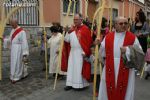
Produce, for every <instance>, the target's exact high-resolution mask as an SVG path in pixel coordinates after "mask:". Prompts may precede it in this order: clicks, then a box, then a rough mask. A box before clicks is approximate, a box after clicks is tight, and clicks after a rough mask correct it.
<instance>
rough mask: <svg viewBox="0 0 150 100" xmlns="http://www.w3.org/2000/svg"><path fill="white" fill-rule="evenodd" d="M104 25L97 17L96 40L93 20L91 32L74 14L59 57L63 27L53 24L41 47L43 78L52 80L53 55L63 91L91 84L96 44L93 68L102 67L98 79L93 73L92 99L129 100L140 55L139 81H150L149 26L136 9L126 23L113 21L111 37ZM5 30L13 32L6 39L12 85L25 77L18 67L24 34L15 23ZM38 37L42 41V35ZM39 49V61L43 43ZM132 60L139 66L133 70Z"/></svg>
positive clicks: (23, 53) (24, 50)
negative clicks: (141, 74) (46, 57)
mask: <svg viewBox="0 0 150 100" xmlns="http://www.w3.org/2000/svg"><path fill="white" fill-rule="evenodd" d="M108 22H109V21H108V20H107V19H106V18H104V17H103V18H102V25H101V36H100V37H97V32H98V26H97V22H96V20H95V22H94V27H93V30H92V31H91V23H90V21H89V20H88V19H87V18H86V19H85V20H83V17H82V15H81V14H76V15H75V16H74V24H73V25H72V26H71V27H70V28H69V29H67V30H65V31H66V32H65V33H66V34H65V37H64V46H63V51H62V52H60V51H59V48H60V45H61V39H62V33H63V27H62V26H61V25H60V24H59V23H53V26H51V27H50V31H51V37H50V38H49V39H48V40H47V41H46V42H47V47H48V48H50V55H49V56H50V59H49V73H50V74H53V76H55V74H56V68H57V64H58V55H59V54H60V53H62V63H61V66H59V67H60V70H59V75H60V76H61V75H65V74H64V73H65V72H66V87H65V88H64V89H65V90H66V91H68V90H71V89H76V90H81V89H83V88H86V87H88V86H89V85H90V84H89V83H90V82H91V81H93V78H92V77H93V69H94V61H95V57H94V56H95V54H94V53H95V52H94V50H95V45H99V47H100V49H99V54H100V56H99V59H101V60H99V63H101V64H102V67H103V71H102V76H101V79H100V74H99V72H98V73H97V75H98V76H97V83H96V96H98V100H133V99H134V85H135V70H139V71H140V70H141V69H142V67H143V66H144V60H142V61H138V59H136V57H137V58H138V55H140V57H141V56H142V57H144V56H145V62H146V70H145V71H146V76H145V79H146V80H147V79H148V78H149V76H150V49H149V47H150V37H149V34H150V27H149V24H148V23H147V21H146V16H145V14H144V12H143V11H142V10H141V9H140V10H139V11H138V12H137V13H136V18H135V21H134V22H133V23H132V24H130V23H129V21H128V19H127V18H124V17H117V18H116V19H115V21H114V22H115V23H114V31H112V32H110V31H109V23H108ZM11 25H12V28H13V29H12V31H11V35H10V38H9V40H10V42H11V65H10V69H11V70H10V71H11V76H10V79H11V82H12V83H13V84H14V83H16V82H17V81H19V80H21V79H22V78H24V77H26V76H27V69H25V68H26V67H25V63H24V62H25V61H26V59H27V57H28V55H29V49H28V43H27V38H26V33H25V31H24V30H23V29H22V28H20V27H19V26H18V24H17V20H14V19H13V20H12V21H11ZM129 29H130V30H129ZM41 37H42V38H41V40H42V41H44V38H43V35H42V36H41ZM44 42H45V41H44ZM44 42H43V43H44ZM41 47H42V49H41V56H44V55H45V52H44V49H45V47H44V44H42V45H41ZM137 61H138V62H140V63H141V64H140V65H143V66H138V65H139V64H138V65H137ZM42 62H45V61H44V60H43V61H42ZM43 66H45V64H44V65H43ZM43 69H44V67H43ZM25 71H26V72H25ZM116 97H117V98H116Z"/></svg>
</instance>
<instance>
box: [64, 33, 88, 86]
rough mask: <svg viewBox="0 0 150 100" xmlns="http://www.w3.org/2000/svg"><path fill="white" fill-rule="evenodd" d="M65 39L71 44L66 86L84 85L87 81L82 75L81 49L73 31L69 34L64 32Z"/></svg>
mask: <svg viewBox="0 0 150 100" xmlns="http://www.w3.org/2000/svg"><path fill="white" fill-rule="evenodd" d="M65 41H66V42H70V46H71V50H70V54H69V60H68V70H67V81H66V86H72V87H73V88H83V87H86V86H88V85H89V83H88V82H87V81H86V80H85V79H84V78H83V77H82V65H83V56H82V53H83V50H82V48H81V45H80V43H79V40H78V38H77V36H76V33H75V31H73V32H72V33H70V34H66V36H65Z"/></svg>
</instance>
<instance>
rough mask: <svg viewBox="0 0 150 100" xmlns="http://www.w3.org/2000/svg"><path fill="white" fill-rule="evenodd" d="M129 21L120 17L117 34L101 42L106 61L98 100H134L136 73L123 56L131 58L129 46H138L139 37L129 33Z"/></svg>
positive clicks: (111, 34)
mask: <svg viewBox="0 0 150 100" xmlns="http://www.w3.org/2000/svg"><path fill="white" fill-rule="evenodd" d="M127 30H128V20H127V19H126V18H124V17H118V18H116V20H115V32H110V33H108V34H107V35H106V37H105V38H104V40H103V41H102V42H101V47H100V53H101V55H102V57H103V58H104V60H105V66H104V69H103V72H102V79H101V82H100V89H99V97H98V100H134V85H135V71H134V68H127V66H126V65H125V64H124V60H123V58H122V54H125V55H126V58H127V60H128V61H130V60H131V58H130V55H131V54H130V49H129V46H135V45H136V46H138V47H139V48H140V50H141V51H142V48H141V46H140V44H139V41H138V39H137V37H136V36H135V35H134V34H133V33H131V32H129V31H127Z"/></svg>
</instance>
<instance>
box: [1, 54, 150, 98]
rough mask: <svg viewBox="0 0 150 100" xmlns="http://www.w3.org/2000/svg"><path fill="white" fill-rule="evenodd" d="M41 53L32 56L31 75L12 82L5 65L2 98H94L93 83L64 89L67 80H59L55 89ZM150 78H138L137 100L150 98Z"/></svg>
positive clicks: (7, 67)
mask: <svg viewBox="0 0 150 100" xmlns="http://www.w3.org/2000/svg"><path fill="white" fill-rule="evenodd" d="M37 54H39V53H34V54H33V53H32V54H31V57H30V61H31V62H30V67H29V76H28V77H27V78H26V79H23V80H21V81H20V82H17V83H16V84H11V82H10V80H9V66H4V67H3V80H2V81H1V82H0V100H92V84H91V86H90V87H89V88H87V89H85V90H82V91H76V90H71V91H67V92H66V91H64V86H65V80H58V81H57V86H56V90H55V91H54V90H53V84H54V79H52V78H49V79H48V80H46V79H45V72H44V71H42V65H41V63H40V60H39V58H40V56H38V55H37ZM149 84H150V80H147V81H146V80H144V79H142V80H140V79H139V78H136V88H135V100H149V99H148V98H149V97H150V93H149V90H150V85H149Z"/></svg>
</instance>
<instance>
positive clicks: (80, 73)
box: [61, 14, 92, 90]
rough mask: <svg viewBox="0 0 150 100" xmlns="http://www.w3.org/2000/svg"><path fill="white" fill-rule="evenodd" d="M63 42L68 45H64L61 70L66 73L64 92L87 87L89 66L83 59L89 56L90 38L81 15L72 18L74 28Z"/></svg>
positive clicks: (88, 30)
mask: <svg viewBox="0 0 150 100" xmlns="http://www.w3.org/2000/svg"><path fill="white" fill-rule="evenodd" d="M65 42H67V43H68V44H65V45H64V47H66V48H65V49H64V50H63V54H62V68H61V69H62V71H67V81H66V87H65V90H70V89H72V88H75V89H80V88H84V87H87V86H88V85H89V83H88V80H90V74H91V65H90V63H89V62H87V61H86V60H85V59H84V58H86V57H89V56H90V54H91V51H90V46H91V44H92V37H91V32H90V29H89V28H88V27H87V26H85V25H83V24H82V15H80V14H76V15H75V16H74V26H73V27H71V29H70V31H69V32H68V33H66V36H65ZM68 47H69V49H68ZM66 51H67V52H66ZM67 55H68V57H67ZM67 58H68V59H67Z"/></svg>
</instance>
